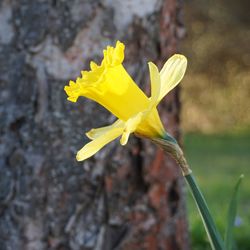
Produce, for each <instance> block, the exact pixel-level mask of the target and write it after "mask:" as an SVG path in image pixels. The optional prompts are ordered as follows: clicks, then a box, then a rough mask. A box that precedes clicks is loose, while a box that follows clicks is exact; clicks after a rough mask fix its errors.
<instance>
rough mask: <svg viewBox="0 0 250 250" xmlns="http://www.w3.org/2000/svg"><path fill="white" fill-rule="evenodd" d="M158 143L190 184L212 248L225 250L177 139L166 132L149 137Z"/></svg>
mask: <svg viewBox="0 0 250 250" xmlns="http://www.w3.org/2000/svg"><path fill="white" fill-rule="evenodd" d="M150 139H151V140H152V141H153V142H154V143H156V144H157V145H159V146H160V147H161V148H162V149H163V150H164V151H165V152H166V153H168V154H170V155H171V156H172V157H173V158H174V159H175V160H176V161H177V163H178V164H179V166H180V168H181V170H182V173H183V175H184V176H185V178H186V180H187V183H188V184H189V186H190V189H191V193H192V195H193V198H194V200H195V202H196V205H197V207H198V210H199V212H200V216H201V218H202V221H203V224H204V226H205V229H206V232H207V235H208V238H209V241H210V244H211V247H212V249H213V250H225V246H224V242H223V241H222V238H221V236H220V234H219V231H218V230H217V228H216V226H215V223H214V221H213V218H212V216H211V214H210V212H209V209H208V206H207V203H206V201H205V199H204V197H203V195H202V193H201V191H200V189H199V187H198V185H197V183H196V181H195V179H194V177H193V175H192V171H191V169H190V168H189V166H188V163H187V161H186V159H185V157H184V154H183V152H182V149H181V147H180V146H179V145H178V143H177V141H176V140H175V139H174V138H173V137H172V136H171V135H170V134H168V133H166V134H165V135H164V137H163V138H150Z"/></svg>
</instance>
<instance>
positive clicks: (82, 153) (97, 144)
mask: <svg viewBox="0 0 250 250" xmlns="http://www.w3.org/2000/svg"><path fill="white" fill-rule="evenodd" d="M122 132H123V129H122V128H113V129H110V130H109V131H107V132H106V133H103V134H102V135H101V136H99V137H97V138H96V139H94V140H93V141H91V142H89V143H88V144H86V145H85V146H84V147H83V148H82V149H81V150H79V151H78V152H77V155H76V159H77V160H78V161H84V160H86V159H87V158H89V157H91V156H92V155H94V154H95V153H96V152H97V151H99V150H100V149H101V148H103V147H104V146H105V145H106V144H108V143H109V142H111V141H113V140H114V139H116V138H117V137H119V136H120V135H121V134H122Z"/></svg>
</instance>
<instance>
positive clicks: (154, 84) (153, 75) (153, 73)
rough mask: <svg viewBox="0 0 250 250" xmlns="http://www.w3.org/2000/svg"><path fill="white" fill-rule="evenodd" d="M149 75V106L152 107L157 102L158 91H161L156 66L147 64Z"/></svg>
mask: <svg viewBox="0 0 250 250" xmlns="http://www.w3.org/2000/svg"><path fill="white" fill-rule="evenodd" d="M148 66H149V73H150V82H151V100H150V102H151V106H152V107H153V106H154V105H155V103H156V102H157V100H158V99H159V95H160V90H161V79H160V73H159V70H158V68H157V66H156V65H155V64H154V63H152V62H149V63H148Z"/></svg>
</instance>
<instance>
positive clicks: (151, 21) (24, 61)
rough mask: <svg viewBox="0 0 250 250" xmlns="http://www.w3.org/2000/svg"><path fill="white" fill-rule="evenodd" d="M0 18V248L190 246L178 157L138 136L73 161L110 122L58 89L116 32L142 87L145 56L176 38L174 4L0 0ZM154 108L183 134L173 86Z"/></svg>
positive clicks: (163, 54)
mask: <svg viewBox="0 0 250 250" xmlns="http://www.w3.org/2000/svg"><path fill="white" fill-rule="evenodd" d="M0 22H1V27H0V50H1V53H0V87H1V91H0V104H1V105H0V117H1V119H0V155H1V157H0V190H1V192H0V250H5V249H6V250H12V249H13V250H16V249H25V250H26V249H27V250H43V249H53V250H54V249H58V250H59V249H60V250H62V249H74V250H80V249H95V250H99V249H103V250H111V249H124V250H125V249H149V250H154V249H189V241H188V233H187V221H186V216H185V202H184V196H183V179H182V176H181V174H180V171H179V168H178V167H177V165H176V163H175V162H174V161H173V160H172V159H171V158H169V157H167V156H165V155H163V152H162V151H161V150H159V149H157V148H156V147H155V146H154V145H153V144H152V143H150V142H148V141H145V140H141V139H138V138H135V137H131V138H130V141H129V143H128V145H127V146H126V147H121V146H120V145H118V144H119V143H118V142H117V141H116V142H113V143H111V144H109V145H108V146H106V147H105V148H104V149H102V151H100V152H99V153H98V154H96V155H95V156H94V157H92V158H91V159H89V160H87V161H85V162H83V163H78V162H76V160H75V154H76V152H77V150H78V149H80V147H82V146H83V144H84V143H86V142H87V141H88V140H87V138H86V137H85V136H84V132H86V131H88V130H89V129H91V128H92V127H100V126H102V125H107V124H110V123H111V122H112V121H113V120H114V117H113V116H112V115H110V114H109V113H108V112H107V111H105V110H104V109H103V108H102V107H100V106H98V105H97V104H95V103H93V102H91V101H89V100H86V99H84V98H80V99H79V101H78V102H77V103H76V104H74V103H70V102H68V101H67V100H66V95H65V93H64V91H63V88H64V85H65V84H67V83H68V80H69V79H75V78H76V77H77V76H78V75H79V73H80V70H82V69H84V68H85V69H86V68H88V65H89V62H90V60H92V59H95V60H97V61H98V60H99V61H100V59H101V56H102V55H101V51H102V49H103V48H104V47H105V46H107V45H109V44H112V45H114V44H115V41H116V40H118V39H119V40H121V41H123V42H124V43H125V44H126V57H125V67H126V68H127V69H128V71H129V72H130V73H131V74H132V76H133V77H134V80H135V81H136V82H137V83H138V84H139V85H140V87H141V88H143V89H144V90H145V89H146V91H147V92H149V72H148V68H147V62H148V61H150V60H151V61H154V62H157V63H158V65H159V66H161V65H162V64H163V63H164V62H165V61H166V59H167V58H168V57H169V56H170V55H171V54H173V53H174V52H175V51H176V50H177V42H178V40H179V38H180V37H181V36H182V34H183V25H182V20H181V3H180V2H179V0H165V1H157V0H133V1H132V0H131V1H129V0H128V1H123V0H117V1H111V0H104V1H100V0H91V1H83V0H82V1H81V0H68V1H63V0H51V1H49V0H48V1H46V0H37V1H29V0H12V1H11V0H2V1H1V2H0ZM160 112H161V115H162V119H163V121H164V124H165V126H166V128H167V129H168V131H169V132H170V133H172V134H173V135H174V136H176V137H177V138H180V132H179V112H180V102H179V89H178V88H177V89H176V90H174V91H172V92H171V94H170V95H168V97H167V99H166V100H164V101H163V102H162V104H161V105H160Z"/></svg>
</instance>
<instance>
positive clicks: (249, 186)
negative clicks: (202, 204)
mask: <svg viewBox="0 0 250 250" xmlns="http://www.w3.org/2000/svg"><path fill="white" fill-rule="evenodd" d="M184 146H185V154H186V157H187V159H188V162H189V164H190V166H191V169H192V170H193V173H194V176H195V177H196V179H197V182H198V184H199V185H200V188H201V190H202V191H203V194H204V196H205V198H206V200H207V203H208V206H209V208H210V210H211V213H212V215H213V217H214V219H215V222H216V224H217V226H218V228H219V230H220V231H221V233H222V235H223V236H224V231H225V230H224V227H225V222H226V215H227V209H228V204H229V201H230V199H231V194H232V192H233V188H234V186H235V184H236V182H237V180H238V178H239V176H240V175H241V174H244V175H245V178H244V179H243V183H242V185H241V187H240V192H239V193H240V195H239V204H238V213H237V218H238V220H240V221H241V223H240V225H238V226H237V227H235V229H234V233H235V238H236V242H237V245H238V249H241V250H245V249H250V182H249V178H250V132H244V133H243V132H242V133H234V134H223V135H222V134H219V135H203V134H197V133H193V134H187V135H186V136H185V138H184ZM188 214H189V223H190V231H191V238H192V249H194V250H204V249H210V247H209V243H208V241H207V238H206V234H205V231H204V229H203V225H202V222H201V220H200V217H199V214H198V212H197V209H196V207H195V204H194V202H193V199H192V197H191V195H190V193H189V192H188Z"/></svg>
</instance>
